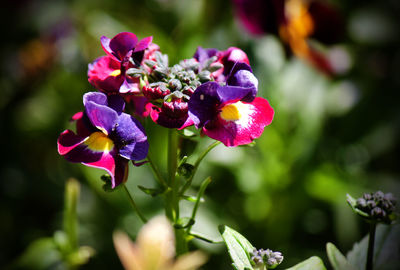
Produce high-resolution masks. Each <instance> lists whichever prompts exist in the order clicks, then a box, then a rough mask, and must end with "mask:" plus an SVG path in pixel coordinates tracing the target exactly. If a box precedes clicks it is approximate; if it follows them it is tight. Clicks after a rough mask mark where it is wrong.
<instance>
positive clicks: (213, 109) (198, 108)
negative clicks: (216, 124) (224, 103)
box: [188, 82, 221, 128]
mask: <svg viewBox="0 0 400 270" xmlns="http://www.w3.org/2000/svg"><path fill="white" fill-rule="evenodd" d="M219 87H220V85H219V84H218V83H216V82H207V83H204V84H202V85H200V86H199V87H197V89H196V91H194V93H193V95H192V96H191V97H190V100H189V102H188V105H189V117H190V118H191V119H192V120H193V122H194V125H195V126H196V127H197V128H199V127H201V126H203V125H204V124H205V123H206V122H207V121H208V120H210V119H213V118H214V117H215V116H216V114H217V107H218V106H219V104H220V103H221V99H220V97H219V95H218V93H217V90H218V88H219Z"/></svg>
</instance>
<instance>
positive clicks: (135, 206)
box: [123, 184, 147, 223]
mask: <svg viewBox="0 0 400 270" xmlns="http://www.w3.org/2000/svg"><path fill="white" fill-rule="evenodd" d="M123 186H124V190H125V192H126V194H127V195H128V198H129V201H130V203H131V205H132V207H133V209H134V210H135V213H136V215H137V216H138V217H139V218H140V220H141V221H142V222H143V223H146V222H147V219H146V218H145V217H144V216H143V214H142V213H141V212H140V210H139V208H138V207H137V205H136V203H135V201H134V200H133V197H132V195H131V193H130V192H129V190H128V188H127V187H126V185H125V184H123Z"/></svg>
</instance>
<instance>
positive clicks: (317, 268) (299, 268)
mask: <svg viewBox="0 0 400 270" xmlns="http://www.w3.org/2000/svg"><path fill="white" fill-rule="evenodd" d="M286 270H326V268H325V266H324V263H323V262H322V260H321V259H320V258H319V257H317V256H313V257H311V258H309V259H307V260H305V261H303V262H301V263H299V264H296V265H295V266H293V267H290V268H287V269H286Z"/></svg>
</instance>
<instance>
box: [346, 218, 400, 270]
mask: <svg viewBox="0 0 400 270" xmlns="http://www.w3.org/2000/svg"><path fill="white" fill-rule="evenodd" d="M399 239H400V224H395V225H383V224H378V225H377V227H376V234H375V248H374V259H373V265H374V268H373V269H374V270H383V269H385V270H396V269H398V267H399V261H400V254H399V252H398V250H400V241H399ZM368 240H369V236H368V235H367V236H365V237H364V238H363V239H362V240H361V241H360V242H358V243H355V244H354V246H353V249H352V250H351V251H349V252H348V253H347V260H348V262H349V263H350V264H351V265H354V266H355V267H356V269H360V270H361V269H362V270H364V269H365V262H366V259H367V250H368Z"/></svg>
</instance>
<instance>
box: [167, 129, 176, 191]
mask: <svg viewBox="0 0 400 270" xmlns="http://www.w3.org/2000/svg"><path fill="white" fill-rule="evenodd" d="M177 164H178V137H177V134H176V131H175V130H174V129H168V180H169V182H168V184H169V186H170V187H171V188H174V185H175V174H176V168H177Z"/></svg>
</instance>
